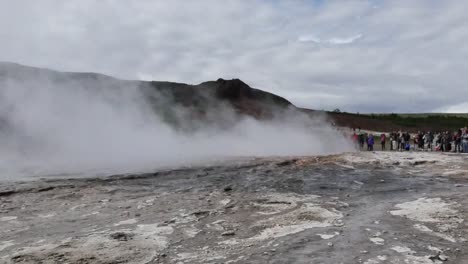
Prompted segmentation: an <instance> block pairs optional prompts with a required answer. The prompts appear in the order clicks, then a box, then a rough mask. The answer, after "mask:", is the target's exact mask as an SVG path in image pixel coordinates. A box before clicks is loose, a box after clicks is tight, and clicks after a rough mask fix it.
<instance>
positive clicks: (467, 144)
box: [352, 127, 468, 153]
mask: <svg viewBox="0 0 468 264" xmlns="http://www.w3.org/2000/svg"><path fill="white" fill-rule="evenodd" d="M353 131H354V132H353V135H352V139H353V142H354V144H355V145H356V146H357V148H359V149H360V150H365V149H367V150H368V151H373V150H374V145H375V144H376V141H379V143H380V146H381V150H387V145H388V149H389V150H393V151H409V150H420V151H423V150H426V151H441V152H457V153H468V128H466V127H465V128H461V129H458V130H457V131H454V132H453V133H451V132H449V131H445V132H432V131H427V132H421V131H419V132H418V133H416V134H410V133H408V132H403V131H399V132H392V133H389V134H386V133H381V134H380V135H377V136H376V135H373V134H372V133H365V132H361V130H360V129H359V131H356V130H355V129H353ZM376 138H377V139H376Z"/></svg>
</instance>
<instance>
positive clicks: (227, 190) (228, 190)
mask: <svg viewBox="0 0 468 264" xmlns="http://www.w3.org/2000/svg"><path fill="white" fill-rule="evenodd" d="M224 191H225V192H230V191H232V187H231V186H226V187H224Z"/></svg>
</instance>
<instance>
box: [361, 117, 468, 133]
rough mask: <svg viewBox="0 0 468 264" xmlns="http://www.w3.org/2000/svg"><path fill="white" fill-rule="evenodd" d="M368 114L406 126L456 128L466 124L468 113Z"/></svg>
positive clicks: (439, 128)
mask: <svg viewBox="0 0 468 264" xmlns="http://www.w3.org/2000/svg"><path fill="white" fill-rule="evenodd" d="M368 116H369V117H370V118H372V119H378V120H385V121H390V122H392V123H393V124H395V125H397V126H401V127H408V128H418V127H420V128H433V129H437V130H446V129H449V130H456V129H459V128H462V127H465V126H468V114H370V115H368Z"/></svg>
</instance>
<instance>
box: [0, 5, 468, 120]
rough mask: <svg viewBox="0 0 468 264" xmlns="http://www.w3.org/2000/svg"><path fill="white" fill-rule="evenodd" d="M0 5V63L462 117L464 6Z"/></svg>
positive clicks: (306, 102) (316, 104)
mask: <svg viewBox="0 0 468 264" xmlns="http://www.w3.org/2000/svg"><path fill="white" fill-rule="evenodd" d="M0 3H1V4H2V6H3V7H8V8H2V9H1V10H0V42H1V43H2V49H0V60H4V61H14V62H19V63H24V64H28V65H33V66H42V67H50V68H54V69H58V70H66V71H96V72H102V73H105V74H111V75H114V76H117V77H120V78H130V79H133V78H144V79H155V80H170V81H179V82H188V83H199V82H202V81H205V80H210V79H216V78H219V77H223V78H234V77H237V78H241V79H243V80H244V81H246V82H247V83H249V84H251V85H253V86H255V87H258V88H261V89H265V90H269V91H271V92H275V93H278V94H280V95H282V96H285V97H286V98H288V99H290V100H292V101H293V102H294V103H296V104H298V105H301V106H306V107H311V108H324V109H333V108H335V107H339V108H341V109H342V110H348V111H356V112H357V111H359V112H382V111H392V112H406V111H412V112H415V111H425V112H427V111H436V110H437V111H438V110H444V111H466V112H468V108H466V103H465V102H467V101H468V94H466V92H464V91H465V89H466V87H465V86H466V85H465V84H466V82H467V81H468V77H467V76H466V74H465V72H467V70H468V67H467V65H466V63H465V58H466V57H468V47H466V45H465V43H467V42H468V15H467V14H466V12H464V11H465V10H466V9H467V8H468V3H466V2H464V1H422V0H416V1H403V0H395V1H378V2H377V3H376V2H375V1H327V2H324V3H323V4H321V5H318V6H317V5H314V4H311V3H310V2H309V1H297V2H291V1H215V0H201V1H149V0H142V1H131V2H130V1H91V0H82V1H59V0H44V1H33V0H30V1H28V0H18V1H7V0H3V1H2V0H0ZM311 36H312V37H314V38H311ZM300 39H302V40H309V41H305V42H300V41H299V42H298V40H300ZM315 42H318V43H315ZM323 43H328V44H327V45H320V44H323ZM455 106H456V107H455Z"/></svg>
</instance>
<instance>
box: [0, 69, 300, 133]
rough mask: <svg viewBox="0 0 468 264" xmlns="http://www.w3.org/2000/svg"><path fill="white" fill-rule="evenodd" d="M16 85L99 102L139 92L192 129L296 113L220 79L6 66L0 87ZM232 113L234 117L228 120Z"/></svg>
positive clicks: (168, 117) (234, 82)
mask: <svg viewBox="0 0 468 264" xmlns="http://www.w3.org/2000/svg"><path fill="white" fill-rule="evenodd" d="M12 81H13V82H16V83H20V84H21V85H26V84H27V85H29V86H30V88H31V89H35V87H37V86H38V85H48V86H54V87H58V88H59V89H84V90H86V91H87V92H89V93H90V94H92V95H95V96H98V95H104V94H105V95H106V96H108V95H109V91H111V92H110V93H111V94H112V93H115V94H118V93H122V91H123V90H128V89H138V90H139V91H141V93H142V94H143V97H144V98H145V100H146V101H147V103H149V104H150V105H151V106H152V108H153V109H154V111H155V112H156V113H157V114H158V115H160V116H161V117H162V118H163V119H164V120H165V121H167V122H169V123H172V124H177V125H182V126H185V125H187V124H184V123H187V122H188V123H191V124H190V125H189V127H191V126H192V125H194V124H196V123H197V121H199V120H205V121H212V122H218V121H220V120H221V119H222V121H226V122H227V123H229V122H230V121H234V119H235V117H234V116H240V115H248V116H251V117H254V118H257V119H266V118H270V117H272V116H273V112H275V111H278V110H285V109H288V108H295V107H294V106H293V105H292V104H291V103H290V102H289V101H287V100H286V99H284V98H282V97H279V96H277V95H274V94H272V93H268V92H265V91H262V90H259V89H255V88H252V87H250V86H249V85H247V84H246V83H244V82H243V81H241V80H239V79H233V80H224V79H218V80H216V81H208V82H203V83H200V84H197V85H191V84H184V83H175V82H161V81H151V82H147V81H128V80H120V79H117V78H113V77H110V76H107V75H103V74H97V73H76V72H59V71H54V70H49V69H43V68H36V67H29V66H23V65H19V64H15V63H9V62H0V87H1V86H2V85H5V84H6V82H12ZM112 89H113V90H112ZM0 96H1V94H0ZM111 97H112V96H111ZM0 99H2V98H0ZM221 112H222V116H220V114H221ZM226 112H230V114H229V115H228V117H226ZM2 117H3V119H5V117H4V113H3V114H2V115H1V116H0V121H2ZM226 119H230V120H226ZM0 123H5V121H2V122H0Z"/></svg>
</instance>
